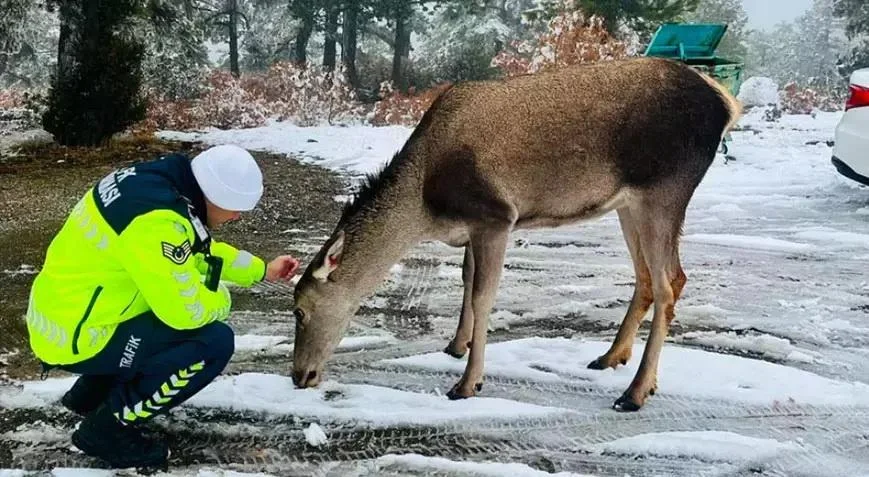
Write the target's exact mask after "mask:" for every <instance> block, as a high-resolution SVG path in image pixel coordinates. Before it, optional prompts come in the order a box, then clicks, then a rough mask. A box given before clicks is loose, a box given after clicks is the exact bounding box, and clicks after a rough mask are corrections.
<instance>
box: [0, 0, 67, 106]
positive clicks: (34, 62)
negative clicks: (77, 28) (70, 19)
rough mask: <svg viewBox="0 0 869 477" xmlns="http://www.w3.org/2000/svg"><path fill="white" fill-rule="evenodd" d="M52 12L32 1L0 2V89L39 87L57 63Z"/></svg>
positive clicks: (43, 83) (55, 21)
mask: <svg viewBox="0 0 869 477" xmlns="http://www.w3.org/2000/svg"><path fill="white" fill-rule="evenodd" d="M59 28H60V24H59V21H58V15H57V12H56V11H53V10H51V11H49V10H47V9H46V5H44V4H43V3H42V2H34V1H32V0H23V1H22V0H0V87H10V86H19V87H23V88H28V89H29V88H39V89H41V88H43V87H45V86H47V85H48V82H49V79H50V75H51V71H52V70H53V69H54V65H55V62H56V61H57V40H58V34H59V31H58V30H59Z"/></svg>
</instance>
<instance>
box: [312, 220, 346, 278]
mask: <svg viewBox="0 0 869 477" xmlns="http://www.w3.org/2000/svg"><path fill="white" fill-rule="evenodd" d="M343 253H344V231H343V230H342V231H340V232H338V236H337V238H335V241H334V242H332V245H330V246H329V250H327V251H326V254H325V255H323V263H321V264H320V266H319V267H317V269H316V270H314V273H313V275H314V278H316V279H317V280H320V281H321V282H325V281H326V280H327V279H328V278H329V275H330V274H331V273H332V272H334V271H335V270H337V269H338V266H339V265H340V264H341V256H342V254H343Z"/></svg>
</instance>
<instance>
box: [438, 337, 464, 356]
mask: <svg viewBox="0 0 869 477" xmlns="http://www.w3.org/2000/svg"><path fill="white" fill-rule="evenodd" d="M467 352H468V346H457V345H456V340H453V341H450V344H448V345H447V347H446V348H444V353H446V354H448V355H450V356H452V357H453V358H456V359H462V358H464V357H465V353H467Z"/></svg>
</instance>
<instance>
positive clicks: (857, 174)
mask: <svg viewBox="0 0 869 477" xmlns="http://www.w3.org/2000/svg"><path fill="white" fill-rule="evenodd" d="M850 88H851V96H850V97H849V98H848V102H847V103H846V104H845V114H844V115H843V116H842V120H841V121H839V125H838V126H836V144H835V146H834V147H833V165H835V166H836V169H838V170H839V173H840V174H842V175H843V176H845V177H848V178H850V179H853V180H855V181H857V182H859V183H861V184H866V185H869V68H865V69H861V70H857V71H855V72H854V73H853V74H852V75H851V86H850Z"/></svg>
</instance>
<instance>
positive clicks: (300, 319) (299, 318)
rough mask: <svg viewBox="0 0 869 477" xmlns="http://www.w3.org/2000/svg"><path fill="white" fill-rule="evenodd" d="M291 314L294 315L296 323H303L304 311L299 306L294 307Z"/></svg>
mask: <svg viewBox="0 0 869 477" xmlns="http://www.w3.org/2000/svg"><path fill="white" fill-rule="evenodd" d="M293 314H294V315H296V323H298V324H300V325H301V324H303V322H304V321H305V312H304V311H303V310H302V309H301V308H296V309H295V311H293Z"/></svg>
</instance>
